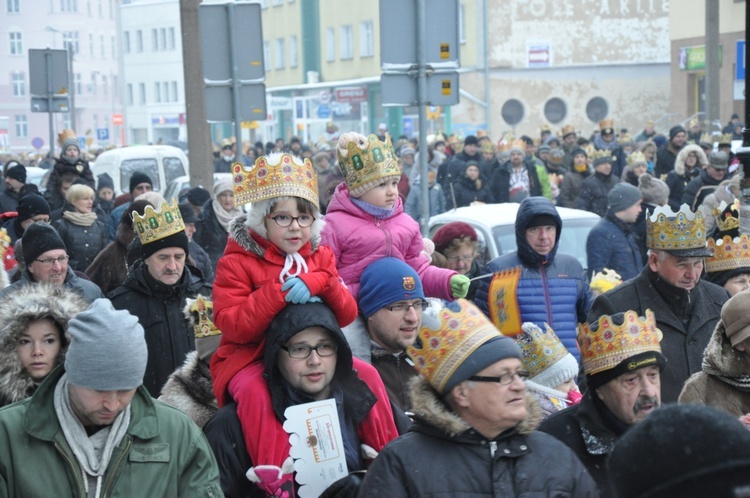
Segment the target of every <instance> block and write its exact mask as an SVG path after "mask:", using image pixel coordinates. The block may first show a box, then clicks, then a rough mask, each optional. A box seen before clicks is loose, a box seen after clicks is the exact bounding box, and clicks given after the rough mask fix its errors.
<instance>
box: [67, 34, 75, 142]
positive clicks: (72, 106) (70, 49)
mask: <svg viewBox="0 0 750 498" xmlns="http://www.w3.org/2000/svg"><path fill="white" fill-rule="evenodd" d="M67 46H68V47H67V48H68V74H69V75H70V82H71V84H70V85H69V86H70V90H69V91H68V93H69V94H70V128H71V129H72V130H73V131H75V129H76V98H75V94H76V92H75V86H76V76H75V74H73V42H71V41H68V42H67ZM77 133H78V132H77V131H76V134H77Z"/></svg>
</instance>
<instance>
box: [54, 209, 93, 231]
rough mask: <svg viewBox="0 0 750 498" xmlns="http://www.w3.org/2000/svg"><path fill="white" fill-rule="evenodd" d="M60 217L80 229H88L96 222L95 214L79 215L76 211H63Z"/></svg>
mask: <svg viewBox="0 0 750 498" xmlns="http://www.w3.org/2000/svg"><path fill="white" fill-rule="evenodd" d="M62 217H63V218H65V219H66V220H68V221H69V222H71V223H72V224H74V225H78V226H81V227H90V226H91V225H93V224H94V223H95V222H96V220H97V216H96V213H93V212H88V213H79V212H78V211H63V214H62Z"/></svg>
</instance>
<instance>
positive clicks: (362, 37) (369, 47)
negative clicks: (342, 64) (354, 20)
mask: <svg viewBox="0 0 750 498" xmlns="http://www.w3.org/2000/svg"><path fill="white" fill-rule="evenodd" d="M373 44H374V42H373V36H372V21H362V22H361V23H359V56H360V57H372V56H373V55H375V50H374V48H373Z"/></svg>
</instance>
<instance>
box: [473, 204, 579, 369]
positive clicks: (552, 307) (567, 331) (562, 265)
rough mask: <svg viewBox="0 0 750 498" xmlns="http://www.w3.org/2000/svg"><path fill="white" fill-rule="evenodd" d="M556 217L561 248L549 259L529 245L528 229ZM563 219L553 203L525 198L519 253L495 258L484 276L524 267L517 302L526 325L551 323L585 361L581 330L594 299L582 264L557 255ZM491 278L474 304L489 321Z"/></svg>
mask: <svg viewBox="0 0 750 498" xmlns="http://www.w3.org/2000/svg"><path fill="white" fill-rule="evenodd" d="M542 214H546V215H549V216H552V217H553V218H554V219H555V220H556V223H557V240H556V241H555V247H554V248H553V249H552V251H551V252H550V253H549V254H548V255H547V256H546V257H545V256H542V255H540V254H539V253H537V252H535V251H534V250H533V249H532V248H531V246H530V245H529V244H528V242H526V227H527V226H528V225H529V223H531V221H532V220H533V219H534V218H535V217H536V216H539V215H542ZM561 227H562V220H561V219H560V215H559V214H557V210H556V209H555V207H554V206H553V205H551V204H550V202H549V201H548V200H546V199H544V198H541V197H529V198H527V199H524V201H523V202H522V203H521V206H520V207H519V208H518V214H517V215H516V244H517V247H518V250H517V251H516V252H512V253H510V254H506V255H504V256H500V257H499V258H496V259H493V260H492V261H491V262H490V263H489V264H488V265H487V268H485V270H484V271H482V274H485V273H495V272H498V271H500V270H508V269H511V268H515V267H519V266H520V267H521V278H520V280H519V281H518V289H517V293H516V294H517V298H518V306H519V308H520V312H521V321H522V322H533V323H535V324H537V326H539V327H544V324H545V323H548V324H549V325H550V327H552V329H553V330H554V331H555V332H556V333H557V336H558V337H559V338H560V340H561V341H562V343H563V344H564V345H565V347H566V348H567V349H568V351H570V353H571V354H572V355H573V356H575V357H576V358H579V356H580V352H579V351H578V344H577V343H576V330H577V327H578V323H580V322H583V321H585V320H586V314H587V313H588V311H589V308H590V307H591V303H592V301H593V296H592V295H591V288H590V287H589V284H588V279H587V278H586V275H585V273H584V270H583V268H582V267H581V263H579V262H578V260H577V259H576V258H574V257H573V256H569V255H567V254H557V249H558V247H559V242H560V231H561ZM490 281H491V279H490V278H483V279H480V280H479V282H480V283H479V287H477V292H476V297H475V299H474V302H475V303H476V305H477V306H478V307H479V309H481V310H482V311H483V312H484V313H485V314H486V315H487V316H489V286H490Z"/></svg>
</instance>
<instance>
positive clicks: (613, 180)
mask: <svg viewBox="0 0 750 498" xmlns="http://www.w3.org/2000/svg"><path fill="white" fill-rule="evenodd" d="M619 182H620V180H619V176H615V175H614V173H610V174H609V175H603V174H601V173H599V172H596V173H594V174H593V175H592V176H590V177H588V178H586V179H585V180H584V181H583V183H582V184H581V190H579V191H578V201H577V205H576V207H577V208H578V209H583V210H585V211H591V212H592V213H596V214H598V215H599V216H604V213H606V212H607V205H608V204H609V201H608V200H607V194H609V191H610V190H612V189H613V188H614V186H615V185H617V184H618V183H619Z"/></svg>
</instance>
